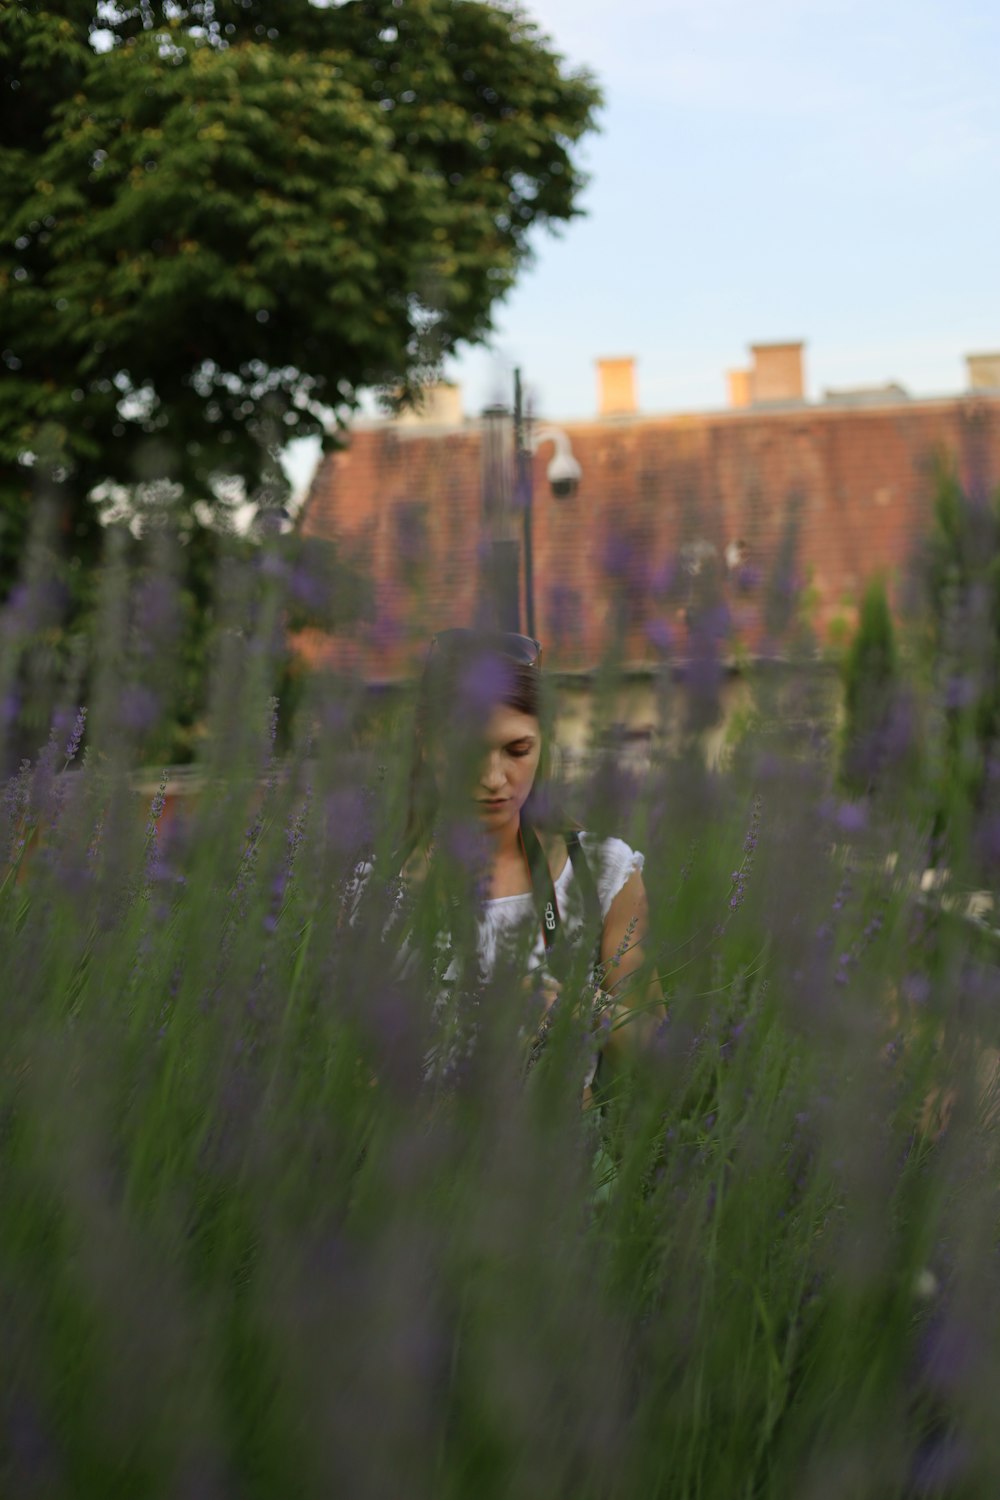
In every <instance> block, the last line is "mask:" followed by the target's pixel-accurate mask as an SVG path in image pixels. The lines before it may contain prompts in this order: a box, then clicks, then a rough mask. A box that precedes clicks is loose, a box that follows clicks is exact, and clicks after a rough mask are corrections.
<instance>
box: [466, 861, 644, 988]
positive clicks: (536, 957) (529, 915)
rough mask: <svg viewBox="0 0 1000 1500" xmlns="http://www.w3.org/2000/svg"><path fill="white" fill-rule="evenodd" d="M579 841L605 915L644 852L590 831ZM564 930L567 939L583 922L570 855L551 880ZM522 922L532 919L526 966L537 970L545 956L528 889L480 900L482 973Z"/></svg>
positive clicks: (489, 969) (490, 967) (489, 970)
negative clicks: (533, 932)
mask: <svg viewBox="0 0 1000 1500" xmlns="http://www.w3.org/2000/svg"><path fill="white" fill-rule="evenodd" d="M580 846H581V848H582V849H583V852H584V854H585V855H586V857H587V863H588V865H589V866H590V869H591V871H592V873H593V876H594V882H595V884H596V886H597V895H598V899H599V900H600V903H601V917H602V918H606V917H607V915H608V912H609V910H610V909H611V903H612V901H613V900H614V899H615V897H616V896H617V895H618V892H619V891H620V890H621V889H622V886H623V885H624V884H625V882H626V881H627V880H628V878H629V876H630V875H632V874H634V873H635V871H636V870H641V869H642V867H643V865H644V864H645V862H646V858H645V855H643V854H640V853H638V851H637V850H635V849H632V848H630V847H629V845H628V844H626V843H625V841H624V839H616V838H610V839H600V838H598V837H597V835H596V834H593V833H581V834H580ZM553 885H554V886H555V892H556V901H557V902H558V905H559V916H560V918H561V921H562V926H563V932H564V935H565V937H566V938H567V939H569V940H570V941H571V942H572V940H573V938H574V936H575V934H576V933H577V932H578V931H579V929H580V928H581V927H582V926H583V922H584V905H583V895H582V893H581V891H580V888H579V882H578V881H577V879H576V873H575V871H574V869H573V861H572V860H571V859H569V858H567V860H566V864H565V866H564V867H563V869H562V870H561V871H560V873H559V876H558V878H557V879H556V880H555V881H554V882H553ZM525 922H534V924H535V928H536V936H535V945H534V947H533V948H532V950H531V953H530V955H529V957H528V968H529V970H531V969H537V968H538V967H539V965H540V964H543V963H544V961H545V939H544V937H543V936H542V928H541V923H540V922H539V920H538V914H537V913H536V911H535V901H534V896H533V895H532V893H531V891H522V892H521V893H520V894H519V895H516V896H494V897H493V898H492V899H490V900H488V901H485V902H484V903H483V915H482V918H481V919H480V921H479V924H478V926H479V953H480V959H481V962H482V966H483V971H484V973H485V974H486V975H489V974H491V973H492V972H493V966H494V964H495V963H496V956H497V948H498V945H499V944H500V943H502V942H503V940H504V938H505V936H506V935H507V934H508V933H511V934H513V933H514V932H516V931H519V930H520V929H521V928H522V926H523V924H524V923H525Z"/></svg>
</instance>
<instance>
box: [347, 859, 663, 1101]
mask: <svg viewBox="0 0 1000 1500" xmlns="http://www.w3.org/2000/svg"><path fill="white" fill-rule="evenodd" d="M579 839H580V846H581V848H582V849H583V852H584V854H585V856H586V859H587V864H588V865H589V867H590V871H591V874H592V875H593V877H594V883H595V885H596V887H597V895H598V900H599V902H600V906H601V917H602V919H606V918H607V915H608V912H609V910H610V908H611V903H612V901H613V900H614V899H615V897H616V896H617V895H618V893H619V891H620V890H621V889H622V887H623V886H624V884H625V882H626V881H627V880H628V878H629V876H630V875H633V874H634V873H635V872H636V871H637V870H639V871H641V870H642V868H643V866H644V864H645V855H643V854H641V853H639V851H638V850H636V849H632V848H631V847H630V846H629V845H628V844H626V843H625V841H624V839H618V838H607V839H601V838H598V837H597V835H596V834H591V833H581V834H580V835H579ZM372 868H373V867H372V865H371V863H365V864H362V865H361V866H359V868H358V869H357V871H356V872H355V876H354V878H353V880H352V881H351V888H350V890H349V893H348V900H349V902H350V904H351V907H352V908H353V909H352V912H351V916H350V918H349V920H350V921H351V923H352V924H353V921H354V916H355V914H356V911H357V904H356V903H357V898H358V897H359V896H360V894H361V891H362V890H363V888H364V886H365V885H366V884H367V882H368V879H369V877H370V876H371V873H372ZM553 885H554V887H555V893H556V901H557V903H558V905H559V916H560V919H561V922H562V928H563V932H562V939H561V940H562V941H568V942H570V943H572V942H573V940H574V938H575V936H576V934H577V933H578V932H579V931H580V929H581V928H582V927H583V925H584V921H585V918H586V907H585V904H584V899H583V893H582V891H581V890H580V885H579V882H578V881H577V879H576V873H575V871H574V869H573V861H572V859H570V858H569V857H568V856H567V859H566V863H565V865H564V867H563V869H562V870H561V871H560V872H559V876H558V878H557V879H556V880H555V881H553ZM403 899H404V896H403V892H402V891H400V893H399V896H398V898H397V902H396V910H397V912H398V911H400V909H401V907H402V903H403ZM528 924H534V929H535V939H534V943H533V946H532V948H531V950H530V952H529V954H528V957H527V970H528V972H531V971H532V970H534V969H537V968H539V967H541V966H543V965H544V963H545V939H544V937H543V936H542V927H541V922H540V921H539V919H538V914H537V912H536V910H535V901H534V896H533V894H532V892H531V891H523V892H521V893H519V894H518V895H516V896H494V897H491V898H489V899H488V900H486V901H484V902H483V903H482V906H481V911H480V914H479V916H478V917H477V929H478V930H477V947H478V952H479V966H480V974H481V977H482V978H483V979H484V980H485V979H488V978H489V977H490V976H491V974H492V972H493V969H494V966H495V964H496V960H497V954H498V952H499V951H500V949H501V947H502V946H503V945H505V944H506V943H507V942H511V943H523V941H524V939H525V937H526V935H527V930H528ZM438 942H439V945H443V947H444V949H445V950H447V946H448V943H447V936H446V934H444V933H441V934H439V937H438ZM408 948H409V945H408V943H407V942H406V940H405V939H404V940H403V943H402V944H401V947H400V951H399V953H398V955H397V959H398V960H399V961H402V963H403V964H404V966H405V964H406V963H407V961H408ZM595 961H596V954H595ZM459 967H460V966H459V960H458V959H457V958H453V959H452V960H451V962H450V963H448V965H447V967H446V968H445V969H444V972H443V973H441V975H440V981H441V984H442V990H441V992H440V994H439V995H438V996H437V997H436V1000H435V1005H434V1010H435V1015H436V1016H437V1017H438V1018H439V1019H442V1018H443V1017H444V1016H445V1015H446V1013H447V1011H448V1002H447V998H446V997H447V990H448V988H449V986H450V985H451V984H453V983H454V982H455V980H456V979H457V977H458V974H459ZM591 972H593V970H591ZM474 1035H475V1027H474V1025H473V1028H472V1031H471V1032H470V1033H468V1035H467V1036H466V1037H465V1038H460V1037H456V1036H454V1035H452V1036H451V1037H450V1038H449V1039H447V1040H446V1039H445V1038H444V1037H442V1038H441V1040H440V1041H439V1042H438V1043H436V1044H435V1045H434V1047H433V1048H432V1049H431V1051H430V1052H429V1053H428V1055H427V1059H426V1063H427V1070H426V1077H427V1078H428V1079H430V1078H431V1077H433V1076H434V1075H438V1076H444V1075H445V1074H446V1073H447V1070H448V1069H449V1067H450V1066H451V1065H452V1064H453V1063H454V1062H455V1061H456V1059H457V1058H458V1057H459V1056H460V1054H461V1053H462V1051H463V1050H465V1049H467V1048H468V1047H471V1046H472V1045H474ZM597 1061H598V1054H597V1053H596V1052H595V1053H592V1054H591V1057H590V1062H589V1065H588V1067H587V1070H586V1074H585V1076H584V1077H583V1078H582V1080H581V1083H582V1086H583V1087H586V1086H587V1085H588V1084H589V1083H591V1082H592V1081H593V1078H594V1075H595V1072H596V1069H597Z"/></svg>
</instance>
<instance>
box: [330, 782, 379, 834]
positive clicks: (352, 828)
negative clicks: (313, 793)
mask: <svg viewBox="0 0 1000 1500" xmlns="http://www.w3.org/2000/svg"><path fill="white" fill-rule="evenodd" d="M326 826H327V832H328V835H329V838H330V841H331V843H332V844H333V845H334V846H335V847H336V848H338V849H344V850H348V849H357V848H358V847H359V846H361V845H363V844H366V843H367V842H368V841H369V839H370V838H371V817H370V814H369V811H368V806H367V803H366V801H365V796H364V793H363V792H361V791H360V790H358V789H357V788H356V787H338V788H337V789H336V790H335V791H333V792H330V794H329V795H328V796H327V799H326Z"/></svg>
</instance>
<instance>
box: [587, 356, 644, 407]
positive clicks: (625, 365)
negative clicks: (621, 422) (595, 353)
mask: <svg viewBox="0 0 1000 1500" xmlns="http://www.w3.org/2000/svg"><path fill="white" fill-rule="evenodd" d="M597 387H598V405H597V414H598V416H600V417H632V416H635V414H636V412H637V411H638V409H639V403H638V401H637V400H636V394H635V360H634V359H632V358H631V357H630V358H628V359H599V360H598V361H597Z"/></svg>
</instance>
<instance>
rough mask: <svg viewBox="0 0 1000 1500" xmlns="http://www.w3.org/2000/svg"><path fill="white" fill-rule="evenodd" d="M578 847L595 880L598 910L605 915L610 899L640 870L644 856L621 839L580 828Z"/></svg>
mask: <svg viewBox="0 0 1000 1500" xmlns="http://www.w3.org/2000/svg"><path fill="white" fill-rule="evenodd" d="M579 838H580V847H581V849H582V850H583V852H584V854H585V856H586V859H587V863H588V865H589V866H590V868H591V870H592V871H593V875H594V879H595V881H596V882H597V894H598V896H599V897H600V902H601V912H602V914H603V915H604V916H607V914H608V911H609V910H610V907H611V903H612V901H614V899H615V897H616V896H617V895H618V893H619V892H620V891H621V889H622V887H623V886H624V885H625V882H626V881H627V880H628V879H629V878H630V876H632V875H635V874H637V873H641V871H642V868H643V866H644V865H645V863H646V856H645V855H644V854H642V853H640V852H639V850H638V849H633V848H632V846H631V844H626V842H625V840H624V839H619V838H603V839H602V838H600V837H599V836H598V835H597V834H594V833H586V832H583V833H581V834H580V835H579Z"/></svg>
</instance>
